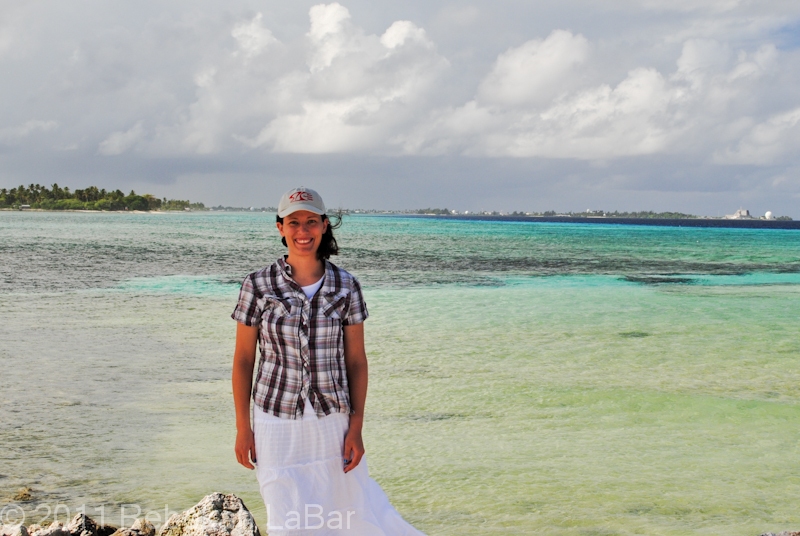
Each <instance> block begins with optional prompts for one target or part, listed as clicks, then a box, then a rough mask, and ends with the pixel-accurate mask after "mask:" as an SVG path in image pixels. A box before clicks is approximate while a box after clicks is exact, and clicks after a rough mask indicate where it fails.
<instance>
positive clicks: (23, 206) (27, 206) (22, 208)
mask: <svg viewBox="0 0 800 536" xmlns="http://www.w3.org/2000/svg"><path fill="white" fill-rule="evenodd" d="M29 208H31V206H30V205H20V206H19V209H20V210H28V209H29Z"/></svg>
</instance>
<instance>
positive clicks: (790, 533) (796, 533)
mask: <svg viewBox="0 0 800 536" xmlns="http://www.w3.org/2000/svg"><path fill="white" fill-rule="evenodd" d="M761 536H800V530H784V531H783V532H765V533H764V534H762V535H761Z"/></svg>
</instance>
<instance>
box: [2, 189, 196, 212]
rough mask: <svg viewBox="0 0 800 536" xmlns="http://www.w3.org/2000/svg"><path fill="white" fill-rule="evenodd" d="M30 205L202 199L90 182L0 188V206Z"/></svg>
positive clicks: (164, 205)
mask: <svg viewBox="0 0 800 536" xmlns="http://www.w3.org/2000/svg"><path fill="white" fill-rule="evenodd" d="M22 205H28V206H30V208H39V209H44V210H144V211H147V210H185V209H187V208H189V209H193V210H204V209H205V205H203V203H190V202H189V201H188V200H182V199H167V198H166V197H164V198H162V199H159V198H157V197H155V196H154V195H151V194H144V195H138V194H137V193H136V192H134V191H133V190H131V193H129V194H128V195H125V193H124V192H123V191H122V190H111V191H107V190H105V189H101V188H97V186H89V187H88V188H84V189H77V190H74V191H73V190H70V189H69V187H68V186H65V187H64V188H62V187H60V186H59V185H58V184H53V185H52V187H51V188H48V187H47V186H42V185H41V184H31V185H29V186H27V187H26V186H23V185H20V186H18V187H16V188H11V189H10V190H9V189H6V188H2V189H0V208H20V207H21V206H22Z"/></svg>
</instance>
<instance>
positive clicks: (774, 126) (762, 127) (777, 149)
mask: <svg viewBox="0 0 800 536" xmlns="http://www.w3.org/2000/svg"><path fill="white" fill-rule="evenodd" d="M798 148H800V108H795V109H793V110H789V111H786V112H783V113H780V114H776V115H773V116H772V117H770V118H769V119H767V120H766V121H764V122H761V123H758V124H757V125H755V126H753V127H752V128H751V129H749V131H748V132H747V133H746V134H745V135H744V136H743V137H742V139H741V140H740V141H739V142H738V143H737V144H736V146H735V147H732V148H728V149H725V150H724V151H720V152H717V153H716V154H715V161H716V162H718V163H723V164H752V165H760V164H774V163H779V162H781V161H784V160H786V159H787V158H788V157H792V156H795V155H796V154H797V150H798Z"/></svg>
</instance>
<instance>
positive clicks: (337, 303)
mask: <svg viewBox="0 0 800 536" xmlns="http://www.w3.org/2000/svg"><path fill="white" fill-rule="evenodd" d="M345 303H347V293H346V292H338V293H337V292H331V293H330V294H325V295H323V297H322V307H321V309H322V314H323V315H324V316H325V317H326V318H330V319H336V320H340V321H341V319H343V318H344V316H345V311H344V306H345Z"/></svg>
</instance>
